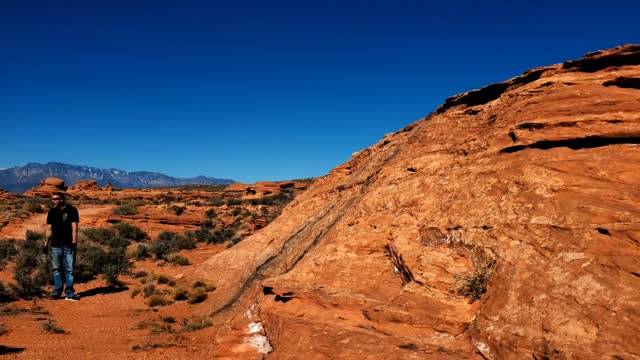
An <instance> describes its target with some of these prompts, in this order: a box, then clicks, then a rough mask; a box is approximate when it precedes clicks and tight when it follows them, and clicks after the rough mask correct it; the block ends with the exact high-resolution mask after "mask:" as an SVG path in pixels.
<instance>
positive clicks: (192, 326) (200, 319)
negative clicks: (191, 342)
mask: <svg viewBox="0 0 640 360" xmlns="http://www.w3.org/2000/svg"><path fill="white" fill-rule="evenodd" d="M212 325H213V323H212V322H211V320H209V318H208V317H207V316H202V315H201V316H193V317H191V318H190V319H183V320H182V321H181V322H180V326H181V328H182V330H184V331H196V330H200V329H204V328H207V327H209V326H212Z"/></svg>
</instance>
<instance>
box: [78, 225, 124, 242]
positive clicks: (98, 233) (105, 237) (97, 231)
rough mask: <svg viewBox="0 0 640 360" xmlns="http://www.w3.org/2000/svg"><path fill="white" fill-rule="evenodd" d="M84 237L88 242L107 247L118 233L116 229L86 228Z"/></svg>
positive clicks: (83, 233) (83, 232)
mask: <svg viewBox="0 0 640 360" xmlns="http://www.w3.org/2000/svg"><path fill="white" fill-rule="evenodd" d="M82 235H84V237H85V240H87V241H92V242H95V243H98V244H101V245H107V244H108V243H109V242H110V241H111V239H113V238H114V237H116V232H115V230H114V229H109V228H86V229H83V230H82Z"/></svg>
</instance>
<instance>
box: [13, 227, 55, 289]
mask: <svg viewBox="0 0 640 360" xmlns="http://www.w3.org/2000/svg"><path fill="white" fill-rule="evenodd" d="M44 239H45V234H44V233H38V232H34V231H31V230H27V233H26V236H25V241H22V242H21V243H20V246H19V250H18V253H17V255H16V264H15V268H14V274H13V279H14V280H15V281H16V283H15V284H12V287H13V290H14V291H15V292H16V293H17V294H18V295H19V296H21V297H24V298H30V297H32V296H40V295H42V286H44V285H46V284H48V283H50V282H51V280H52V275H51V270H50V268H49V261H48V259H49V258H48V257H45V256H42V252H41V251H42V245H43V244H44Z"/></svg>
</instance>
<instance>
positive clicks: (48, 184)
mask: <svg viewBox="0 0 640 360" xmlns="http://www.w3.org/2000/svg"><path fill="white" fill-rule="evenodd" d="M54 192H58V193H66V192H67V186H66V185H65V184H64V180H61V179H58V178H54V177H50V178H47V179H44V180H41V181H40V185H38V186H37V187H34V188H33V189H30V190H27V191H26V192H25V193H24V194H25V195H27V196H44V197H48V196H51V194H53V193H54Z"/></svg>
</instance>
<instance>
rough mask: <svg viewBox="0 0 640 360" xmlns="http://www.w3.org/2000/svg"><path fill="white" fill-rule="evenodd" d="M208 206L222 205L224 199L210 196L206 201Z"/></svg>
mask: <svg viewBox="0 0 640 360" xmlns="http://www.w3.org/2000/svg"><path fill="white" fill-rule="evenodd" d="M205 204H206V205H208V206H222V205H224V200H223V199H222V198H221V197H219V196H213V197H210V198H209V199H208V200H207V201H206V202H205Z"/></svg>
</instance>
